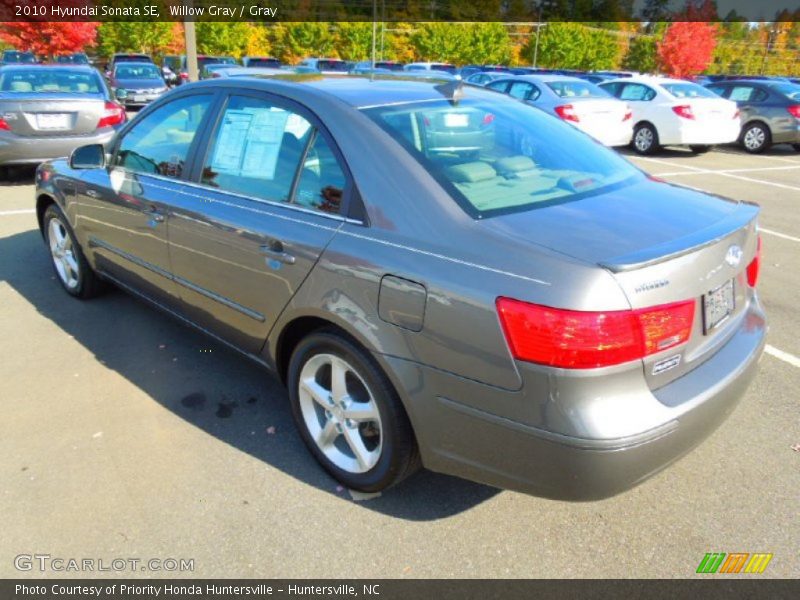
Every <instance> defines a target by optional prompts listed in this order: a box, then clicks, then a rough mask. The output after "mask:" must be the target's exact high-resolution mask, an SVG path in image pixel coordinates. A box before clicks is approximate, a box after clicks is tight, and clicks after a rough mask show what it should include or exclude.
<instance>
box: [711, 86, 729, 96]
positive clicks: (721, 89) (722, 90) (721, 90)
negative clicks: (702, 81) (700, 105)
mask: <svg viewBox="0 0 800 600" xmlns="http://www.w3.org/2000/svg"><path fill="white" fill-rule="evenodd" d="M708 89H709V90H711V91H712V92H714V93H715V94H716V95H717V96H722V97H723V98H724V97H726V92H727V91H728V88H727V87H725V86H724V85H710V86H708Z"/></svg>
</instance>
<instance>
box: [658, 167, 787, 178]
mask: <svg viewBox="0 0 800 600" xmlns="http://www.w3.org/2000/svg"><path fill="white" fill-rule="evenodd" d="M792 169H800V164H797V165H795V166H793V167H755V168H749V169H702V170H698V171H672V172H670V173H659V174H658V177H671V176H673V175H705V174H706V173H720V174H723V173H753V172H758V171H787V170H788V171H791V170H792Z"/></svg>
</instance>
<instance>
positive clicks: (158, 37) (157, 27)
mask: <svg viewBox="0 0 800 600" xmlns="http://www.w3.org/2000/svg"><path fill="white" fill-rule="evenodd" d="M174 38H175V34H174V27H173V24H172V23H170V22H169V21H152V22H147V23H142V22H136V21H118V22H113V21H110V22H105V23H103V24H102V25H100V27H99V28H98V29H97V49H98V51H99V53H100V54H101V55H102V56H111V55H112V54H114V53H116V52H144V53H146V54H164V53H165V52H166V50H167V48H168V47H169V46H170V45H171V44H172V43H173V42H174Z"/></svg>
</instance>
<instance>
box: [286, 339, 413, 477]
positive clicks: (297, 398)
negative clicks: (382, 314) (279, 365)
mask: <svg viewBox="0 0 800 600" xmlns="http://www.w3.org/2000/svg"><path fill="white" fill-rule="evenodd" d="M288 383H289V399H290V401H291V405H292V414H293V416H294V420H295V422H296V424H297V427H298V429H299V430H300V436H301V437H302V438H303V441H304V442H305V444H306V446H308V448H309V450H310V451H311V453H312V454H313V455H314V457H315V458H316V459H317V461H318V462H319V463H320V464H321V465H322V466H323V467H324V468H325V469H326V470H327V471H328V472H329V473H330V474H331V475H332V476H333V477H334V478H335V479H337V480H338V481H339V482H341V483H342V484H343V485H346V486H347V487H349V488H351V489H355V490H359V491H362V492H378V491H380V490H384V489H386V488H388V487H390V486H392V485H395V484H397V483H399V482H400V481H402V480H403V479H405V478H406V477H408V476H409V475H411V474H412V473H414V472H415V471H416V470H417V469H418V468H419V465H420V461H419V452H418V450H417V445H416V441H415V439H414V434H413V431H412V429H411V423H410V422H409V420H408V416H407V415H406V413H405V410H404V409H403V406H402V404H401V402H400V399H399V398H398V397H397V393H396V392H395V390H394V388H393V387H392V385H391V383H390V382H389V380H388V379H387V377H386V375H385V374H384V373H383V372H382V371H381V370H380V368H379V367H378V365H377V364H376V363H375V362H374V360H373V359H372V357H371V356H369V354H368V353H367V352H366V351H365V350H364V349H363V348H361V347H360V346H358V345H356V344H355V343H354V342H352V341H350V340H349V339H347V338H346V337H344V336H343V335H341V334H339V333H338V332H336V331H333V330H322V331H319V332H316V333H313V334H311V335H309V336H308V337H306V338H305V339H304V340H303V341H302V342H300V344H298V346H297V348H296V349H295V350H294V352H293V354H292V358H291V360H290V363H289V376H288Z"/></svg>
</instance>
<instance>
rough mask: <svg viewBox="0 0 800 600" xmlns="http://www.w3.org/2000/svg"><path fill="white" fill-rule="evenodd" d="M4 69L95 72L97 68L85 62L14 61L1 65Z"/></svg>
mask: <svg viewBox="0 0 800 600" xmlns="http://www.w3.org/2000/svg"><path fill="white" fill-rule="evenodd" d="M0 68H2V69H3V70H4V71H27V70H28V69H37V70H38V69H46V70H49V71H86V72H87V73H96V72H97V70H96V69H95V68H94V67H93V66H91V65H86V64H83V65H81V64H64V63H47V64H23V63H15V64H9V65H3V66H2V67H0Z"/></svg>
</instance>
